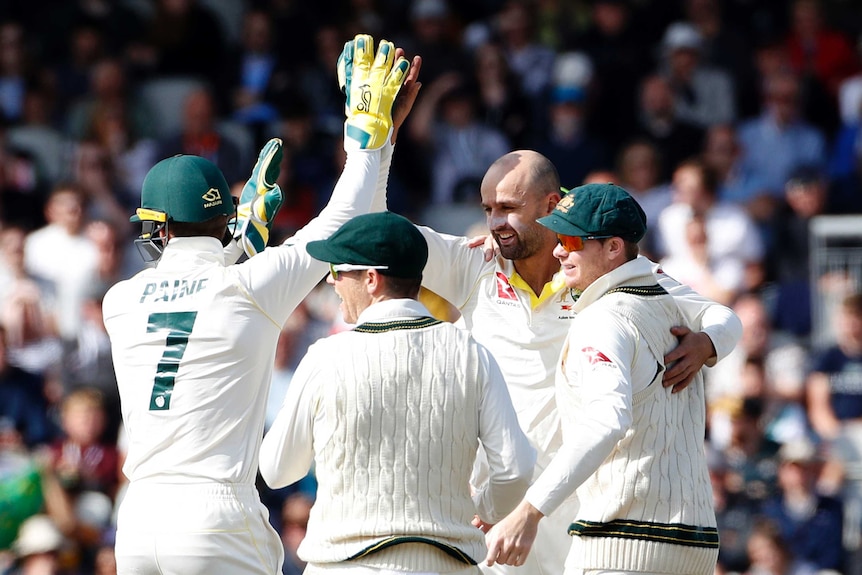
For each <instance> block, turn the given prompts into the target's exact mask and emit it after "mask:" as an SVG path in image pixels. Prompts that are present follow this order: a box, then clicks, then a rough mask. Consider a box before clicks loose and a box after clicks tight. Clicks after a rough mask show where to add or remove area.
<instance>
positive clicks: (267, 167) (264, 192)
mask: <svg viewBox="0 0 862 575" xmlns="http://www.w3.org/2000/svg"><path fill="white" fill-rule="evenodd" d="M281 155H282V151H281V140H280V139H279V138H272V139H271V140H270V141H268V142H267V143H266V145H264V147H263V148H261V150H260V154H259V155H258V157H257V163H256V164H255V165H254V169H253V170H252V171H251V177H250V178H249V179H248V181H247V182H246V183H245V187H243V189H242V194H241V195H240V198H239V206H237V209H236V222H235V223H236V226H235V227H234V234H233V237H234V239H236V240H237V241H238V242H239V243H240V245H241V246H242V249H243V251H244V252H245V253H246V255H248V257H252V256H254V255H255V254H257V253H259V252H262V251H263V250H264V248H266V244H267V242H268V241H269V232H270V230H271V229H272V221H273V220H274V219H275V215H276V214H277V213H278V210H279V209H281V205H282V204H283V203H284V194H283V193H282V191H281V188H280V187H279V186H278V184H276V183H275V182H276V180H278V174H279V171H280V167H281Z"/></svg>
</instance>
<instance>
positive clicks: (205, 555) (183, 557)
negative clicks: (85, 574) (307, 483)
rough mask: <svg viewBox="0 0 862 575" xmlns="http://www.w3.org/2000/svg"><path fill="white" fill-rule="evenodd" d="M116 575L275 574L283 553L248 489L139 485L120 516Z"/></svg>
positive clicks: (253, 492) (265, 513)
mask: <svg viewBox="0 0 862 575" xmlns="http://www.w3.org/2000/svg"><path fill="white" fill-rule="evenodd" d="M115 554H116V557H117V574H118V575H211V574H213V573H218V574H219V575H278V574H280V573H281V565H282V562H283V561H284V548H283V547H282V543H281V539H280V538H279V536H278V534H277V533H276V531H275V529H273V528H272V526H271V525H270V524H269V512H268V511H267V509H266V507H264V505H263V504H262V503H261V502H260V496H259V495H258V492H257V489H255V487H254V486H253V485H244V484H222V483H196V484H166V483H143V484H141V483H137V484H132V485H130V486H129V488H128V491H127V492H126V495H125V497H124V498H123V501H122V503H121V504H120V509H119V513H118V517H117V542H116V545H115Z"/></svg>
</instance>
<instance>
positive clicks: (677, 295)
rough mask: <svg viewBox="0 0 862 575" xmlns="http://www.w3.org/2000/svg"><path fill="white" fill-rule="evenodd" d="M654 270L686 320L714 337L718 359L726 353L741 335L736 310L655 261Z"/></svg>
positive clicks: (734, 345)
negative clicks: (680, 281)
mask: <svg viewBox="0 0 862 575" xmlns="http://www.w3.org/2000/svg"><path fill="white" fill-rule="evenodd" d="M653 273H655V275H656V279H657V280H658V283H659V284H660V285H661V286H662V287H663V288H664V289H666V290H667V292H668V293H669V294H670V295H672V296H673V299H674V301H675V302H676V304H677V306H678V307H679V309H680V311H682V314H683V315H684V316H685V318H686V320H688V321H689V322H690V324H691V325H692V326H694V327H695V328H697V329H698V330H699V331H702V332H704V333H705V334H706V335H708V336H709V339H711V340H712V345H713V346H715V352H716V355H717V359H718V360H721V359H723V358H725V357H727V355H728V354H729V353H730V352H731V351H733V348H734V347H736V344H737V343H738V342H739V338H741V337H742V322H741V321H739V318H738V317H737V316H736V314H735V313H734V312H733V310H732V309H730V308H729V307H727V306H723V305H721V304H720V303H716V302H714V301H712V300H711V299H709V298H706V297H704V296H702V295H700V294H699V293H697V292H696V291H694V290H693V289H691V288H690V287H689V286H687V285H685V284H681V283H679V282H678V281H676V280H675V279H673V278H672V277H670V276H669V275H667V274H665V273H664V272H663V271H662V270H661V268H660V267H659V265H658V264H656V263H653Z"/></svg>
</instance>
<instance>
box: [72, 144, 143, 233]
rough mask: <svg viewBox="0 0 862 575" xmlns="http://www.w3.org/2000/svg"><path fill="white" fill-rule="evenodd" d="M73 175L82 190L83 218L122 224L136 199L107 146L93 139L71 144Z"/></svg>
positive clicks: (136, 202) (134, 205) (133, 206)
mask: <svg viewBox="0 0 862 575" xmlns="http://www.w3.org/2000/svg"><path fill="white" fill-rule="evenodd" d="M70 168H71V175H72V179H73V181H74V182H75V184H76V186H77V187H78V189H79V190H81V192H82V193H83V194H84V198H85V199H84V203H85V205H86V207H87V213H86V218H87V220H90V219H102V220H106V221H110V222H112V223H113V224H114V225H116V226H120V225H124V224H125V223H126V222H127V221H128V219H129V213H130V212H132V211H134V209H135V207H136V206H137V204H138V203H139V202H138V201H137V200H136V201H133V200H132V195H133V194H132V193H131V190H127V189H126V188H124V186H123V184H122V182H121V181H120V180H119V173H118V171H117V168H118V166H117V165H116V164H114V163H113V161H112V158H111V155H110V152H109V151H108V148H107V147H105V145H103V144H102V143H101V142H98V141H96V140H81V141H80V142H77V143H76V144H74V146H73V147H72V157H71V159H70Z"/></svg>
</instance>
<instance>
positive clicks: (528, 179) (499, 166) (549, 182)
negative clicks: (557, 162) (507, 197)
mask: <svg viewBox="0 0 862 575" xmlns="http://www.w3.org/2000/svg"><path fill="white" fill-rule="evenodd" d="M503 180H506V181H507V182H511V183H512V184H513V185H516V186H517V187H518V188H520V189H522V190H524V191H526V192H527V193H528V194H529V197H532V198H536V199H539V198H543V197H545V196H547V195H548V194H559V193H560V176H559V174H558V173H557V169H556V168H555V167H554V164H552V163H551V161H550V160H549V159H548V158H546V157H545V156H543V155H542V154H540V153H538V152H534V151H533V150H515V151H514V152H509V153H508V154H506V155H504V156H501V157H500V158H499V159H497V160H496V161H495V162H494V163H493V164H491V167H490V168H488V171H487V172H486V173H485V178H484V179H483V180H482V187H483V188H485V186H486V185H488V186H492V187H494V188H496V187H497V186H498V185H499V184H500V182H502V181H503Z"/></svg>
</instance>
